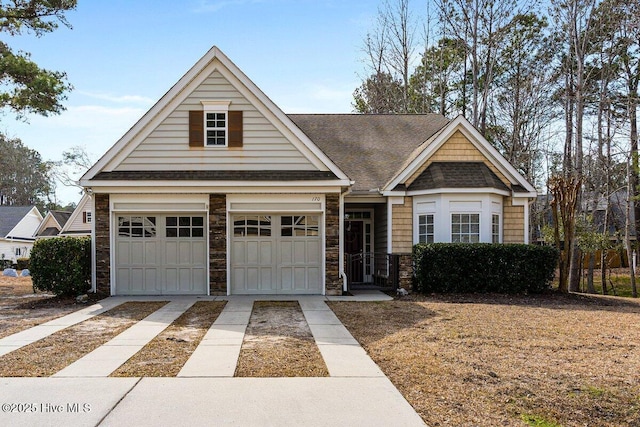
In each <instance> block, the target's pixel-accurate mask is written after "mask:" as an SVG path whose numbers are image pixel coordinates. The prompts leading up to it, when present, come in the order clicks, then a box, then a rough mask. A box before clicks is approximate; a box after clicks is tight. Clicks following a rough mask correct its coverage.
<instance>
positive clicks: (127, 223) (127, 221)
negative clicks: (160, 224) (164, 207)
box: [118, 216, 156, 238]
mask: <svg viewBox="0 0 640 427" xmlns="http://www.w3.org/2000/svg"><path fill="white" fill-rule="evenodd" d="M118 236H120V237H133V238H153V237H156V217H155V216H119V217H118Z"/></svg>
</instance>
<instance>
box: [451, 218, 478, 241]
mask: <svg viewBox="0 0 640 427" xmlns="http://www.w3.org/2000/svg"><path fill="white" fill-rule="evenodd" d="M479 241H480V214H451V242H453V243H478V242H479Z"/></svg>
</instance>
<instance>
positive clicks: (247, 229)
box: [233, 215, 271, 237]
mask: <svg viewBox="0 0 640 427" xmlns="http://www.w3.org/2000/svg"><path fill="white" fill-rule="evenodd" d="M233 235H234V236H235V237H257V236H264V237H270V236H271V216H270V215H241V216H236V217H235V218H234V219H233Z"/></svg>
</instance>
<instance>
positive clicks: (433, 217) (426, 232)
mask: <svg viewBox="0 0 640 427" xmlns="http://www.w3.org/2000/svg"><path fill="white" fill-rule="evenodd" d="M428 216H430V217H431V225H432V226H433V231H432V232H431V233H429V232H428V231H427V229H426V227H428V225H429V224H428V221H427V217H428ZM421 217H425V233H424V240H425V241H424V242H420V237H421V236H422V234H420V218H421ZM435 229H436V215H435V213H432V212H424V213H419V214H418V232H417V234H418V237H417V241H418V243H431V242H429V241H428V237H429V235H431V239H432V240H433V242H434V243H435V241H436V233H435Z"/></svg>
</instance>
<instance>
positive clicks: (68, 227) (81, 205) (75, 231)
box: [59, 193, 92, 237]
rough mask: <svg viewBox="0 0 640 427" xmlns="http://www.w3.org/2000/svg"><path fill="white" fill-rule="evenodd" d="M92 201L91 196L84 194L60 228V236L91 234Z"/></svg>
mask: <svg viewBox="0 0 640 427" xmlns="http://www.w3.org/2000/svg"><path fill="white" fill-rule="evenodd" d="M91 207H92V202H91V196H90V195H88V194H86V193H85V194H84V195H83V196H82V199H80V202H78V206H76V208H75V210H74V211H73V213H72V214H71V216H70V217H69V219H68V220H67V222H66V223H65V225H64V226H63V227H62V230H60V234H59V236H60V237H70V236H74V237H80V236H91V220H92V210H91Z"/></svg>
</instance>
